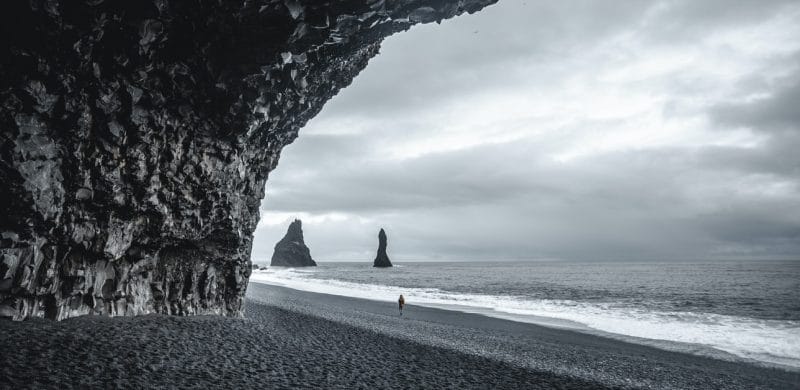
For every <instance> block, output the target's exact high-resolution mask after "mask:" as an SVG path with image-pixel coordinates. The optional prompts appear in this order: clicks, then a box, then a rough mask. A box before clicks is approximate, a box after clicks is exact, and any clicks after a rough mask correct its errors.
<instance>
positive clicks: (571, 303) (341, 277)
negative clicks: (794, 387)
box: [251, 261, 800, 371]
mask: <svg viewBox="0 0 800 390" xmlns="http://www.w3.org/2000/svg"><path fill="white" fill-rule="evenodd" d="M251 281H252V282H257V283H267V284H274V285H279V286H284V287H289V288H293V289H298V290H305V291H311V292H318V293H326V294H333V295H341V296H347V297H356V298H364V299H371V300H377V301H385V302H396V301H397V298H398V296H399V295H400V294H403V295H404V297H405V300H406V303H407V305H409V309H411V308H412V307H413V305H420V306H429V307H436V308H442V309H448V310H458V311H462V312H469V313H478V314H483V315H486V316H491V317H497V318H503V319H507V320H512V321H520V322H529V323H535V324H539V325H544V326H550V327H558V328H567V329H572V330H575V331H580V332H586V333H592V334H598V335H601V336H604V337H612V338H616V339H620V340H624V341H628V342H634V343H641V344H647V345H651V346H654V347H657V348H662V349H668V350H676V351H681V352H688V353H694V354H699V355H705V356H712V357H716V358H721V359H728V360H744V361H748V362H752V363H757V364H762V365H768V366H779V367H783V368H786V369H790V370H792V371H794V370H798V369H800V261H736V262H663V263H659V262H642V263H632V262H583V263H578V262H562V261H550V262H500V261H498V262H488V261H487V262H407V263H399V264H396V265H395V267H392V268H387V269H378V268H373V267H372V266H371V264H370V263H352V262H351V263H320V264H319V266H318V267H308V268H282V267H270V268H268V269H267V270H262V271H256V272H254V273H253V275H252V276H251Z"/></svg>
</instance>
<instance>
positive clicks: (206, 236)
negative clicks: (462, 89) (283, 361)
mask: <svg viewBox="0 0 800 390" xmlns="http://www.w3.org/2000/svg"><path fill="white" fill-rule="evenodd" d="M495 1H496V0H415V1H411V0H408V1H406V0H398V1H385V0H372V1H370V0H367V1H362V0H359V1H349V0H345V1H337V2H329V1H317V0H308V1H297V0H285V1H269V0H261V1H258V0H247V1H242V0H238V1H237V0H231V1H227V0H226V1H200V0H194V1H191V0H185V1H178V0H137V1H122V0H116V1H114V0H105V1H104V0H74V1H72V0H70V1H67V0H62V1H59V0H30V1H8V2H5V3H4V4H3V6H2V12H0V29H1V30H2V31H0V37H2V38H0V128H2V137H0V183H2V185H1V186H0V315H6V316H13V317H14V318H16V319H23V318H27V317H49V318H54V319H63V318H67V317H71V316H75V315H81V314H90V313H102V314H108V315H136V314H144V313H151V312H158V313H168V314H198V313H205V314H212V313H213V314H225V315H241V313H242V299H243V296H244V292H245V288H246V286H247V280H248V277H249V275H250V269H251V268H250V249H251V243H252V234H253V231H254V229H255V227H256V224H257V222H258V208H259V203H260V200H261V199H262V198H263V196H264V184H265V183H266V180H267V176H268V174H269V172H270V171H271V170H272V169H274V168H275V167H276V165H277V163H278V157H279V156H280V151H281V149H282V148H283V147H284V146H285V145H287V144H289V143H290V142H292V141H293V140H294V139H295V137H297V132H298V129H300V128H301V127H302V126H303V125H304V124H305V123H306V121H308V120H309V119H310V118H312V117H313V116H314V115H316V114H317V113H318V112H319V111H320V109H321V108H322V106H323V104H324V103H325V102H326V101H327V100H328V99H330V98H331V97H332V96H334V95H335V94H336V93H337V92H338V91H339V89H341V88H343V87H345V86H347V85H348V84H349V83H350V82H351V81H352V79H353V77H355V76H356V75H357V74H358V72H359V71H361V70H362V69H363V68H364V67H365V66H366V65H367V61H368V60H369V59H370V58H371V57H372V56H374V55H376V54H377V53H378V49H379V45H380V42H381V40H382V39H383V38H384V37H386V36H388V35H390V34H392V33H395V32H398V31H402V30H405V29H408V28H409V27H410V26H411V25H413V24H414V23H426V22H433V21H440V20H441V19H444V18H448V17H452V16H454V15H457V14H460V13H462V12H474V11H477V10H479V9H481V8H482V7H484V6H486V5H487V4H490V3H493V2H495Z"/></svg>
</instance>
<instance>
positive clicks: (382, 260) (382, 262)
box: [372, 229, 392, 268]
mask: <svg viewBox="0 0 800 390" xmlns="http://www.w3.org/2000/svg"><path fill="white" fill-rule="evenodd" d="M372 266H373V267H381V268H386V267H391V266H392V262H391V261H389V255H387V254H386V232H384V231H383V229H381V231H380V232H378V254H377V255H376V256H375V261H374V262H373V264H372Z"/></svg>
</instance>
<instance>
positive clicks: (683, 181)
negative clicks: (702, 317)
mask: <svg viewBox="0 0 800 390" xmlns="http://www.w3.org/2000/svg"><path fill="white" fill-rule="evenodd" d="M797 37H800V4H797V3H796V2H793V1H768V2H767V1H743V2H729V1H703V2H696V1H659V2H640V1H630V2H625V1H620V2H612V3H608V2H596V1H580V0H570V1H565V2H557V3H553V2H534V1H515V0H505V1H502V2H500V4H498V5H495V6H492V7H490V8H487V9H486V10H484V11H483V12H480V13H478V14H475V15H468V16H462V17H459V18H456V19H454V20H451V21H447V22H444V23H442V25H433V26H430V25H423V26H416V27H414V28H413V29H412V30H411V31H409V32H407V33H404V34H399V35H396V36H393V37H391V38H389V39H387V40H386V41H385V42H384V44H383V48H382V51H381V54H380V55H379V56H378V57H376V58H375V59H373V60H372V61H371V63H370V65H369V66H368V67H367V69H366V70H365V71H364V72H363V73H362V74H361V75H359V76H358V78H357V79H356V80H355V81H354V82H353V84H352V85H351V86H350V87H349V88H347V89H345V90H343V91H342V92H341V93H340V94H339V96H337V97H335V98H334V99H333V100H331V101H330V102H329V103H328V105H327V106H326V107H325V108H324V109H323V111H322V113H321V114H320V115H319V116H318V117H316V118H315V119H313V120H312V121H311V122H310V123H309V124H308V125H307V126H306V128H304V129H302V130H301V132H300V137H299V139H298V140H297V141H296V142H295V143H294V144H293V145H290V146H288V147H287V148H286V149H285V150H284V152H283V154H282V158H281V162H280V165H279V167H278V168H277V169H276V170H275V171H274V172H273V173H272V174H271V177H270V180H269V182H268V184H267V191H266V192H267V196H266V198H265V199H264V201H263V202H262V220H261V223H260V224H259V228H258V230H257V231H256V239H255V243H254V250H253V258H254V260H255V261H266V260H267V259H269V257H270V256H271V254H272V247H273V245H274V244H275V242H277V241H278V240H279V239H280V238H281V237H282V235H283V234H284V232H285V229H286V226H288V223H289V222H290V220H291V219H293V218H295V217H300V218H302V219H303V222H304V224H303V225H304V230H305V233H306V241H307V242H308V244H309V247H310V248H311V251H312V255H314V257H315V258H316V259H319V260H322V261H326V260H329V261H333V260H362V261H369V260H371V259H372V257H374V251H375V249H376V246H377V238H376V235H377V231H378V229H379V228H380V227H384V228H385V229H386V230H387V233H388V235H389V253H390V256H393V260H395V259H397V260H436V259H441V260H493V259H567V260H614V259H623V260H666V261H669V260H684V259H739V258H748V259H751V258H753V259H771V258H792V259H796V258H800V152H797V151H798V150H800V109H798V107H800V39H798V38H797Z"/></svg>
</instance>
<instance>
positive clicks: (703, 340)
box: [250, 268, 800, 368]
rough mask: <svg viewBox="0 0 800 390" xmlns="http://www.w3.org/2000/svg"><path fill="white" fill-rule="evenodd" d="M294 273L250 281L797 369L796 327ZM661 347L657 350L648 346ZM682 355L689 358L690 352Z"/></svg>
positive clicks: (799, 341) (263, 274)
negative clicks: (705, 351) (672, 346)
mask: <svg viewBox="0 0 800 390" xmlns="http://www.w3.org/2000/svg"><path fill="white" fill-rule="evenodd" d="M313 272H314V271H309V270H302V271H300V270H294V269H292V268H284V269H275V268H272V269H270V270H268V271H259V272H254V273H253V275H252V276H251V278H250V280H251V281H253V282H258V283H267V284H273V285H279V286H284V287H289V288H293V289H297V290H304V291H310V292H317V293H324V294H332V295H341V296H347V297H354V298H365V299H370V300H376V301H385V302H394V301H395V300H396V299H397V295H398V291H401V292H402V293H403V294H404V295H405V297H406V301H407V302H409V303H413V304H417V305H421V306H432V307H440V308H442V307H444V308H449V309H455V310H460V311H465V312H473V313H480V314H485V315H489V316H495V317H500V318H506V319H511V320H516V321H522V322H532V323H538V324H543V325H549V326H561V327H572V328H575V329H578V330H581V329H583V330H590V331H599V332H603V333H607V334H612V335H618V336H624V337H623V338H626V339H627V338H634V339H632V340H634V341H635V340H636V339H640V341H646V340H652V341H663V342H669V343H680V344H682V345H693V346H702V347H707V348H713V349H715V350H719V351H724V352H727V353H730V354H733V355H735V356H739V357H741V358H745V359H752V360H756V361H760V362H765V363H771V364H778V365H782V366H788V367H794V368H800V322H797V321H779V320H762V319H754V318H746V317H736V316H729V315H720V314H711V313H694V312H658V311H651V310H645V309H635V308H630V307H621V306H618V305H615V304H613V303H607V304H597V303H584V302H576V301H570V300H544V299H540V300H533V299H526V298H523V297H516V296H502V295H483V294H464V293H453V292H447V291H442V290H439V289H436V288H407V287H397V286H385V285H375V284H362V283H351V282H345V281H341V280H333V279H317V278H313V277H310V276H309V273H313ZM649 344H654V345H658V346H666V344H664V345H660V344H658V343H649ZM685 350H691V349H689V348H687V349H685ZM700 350H702V348H701V349H698V350H695V352H698V351H700Z"/></svg>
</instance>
